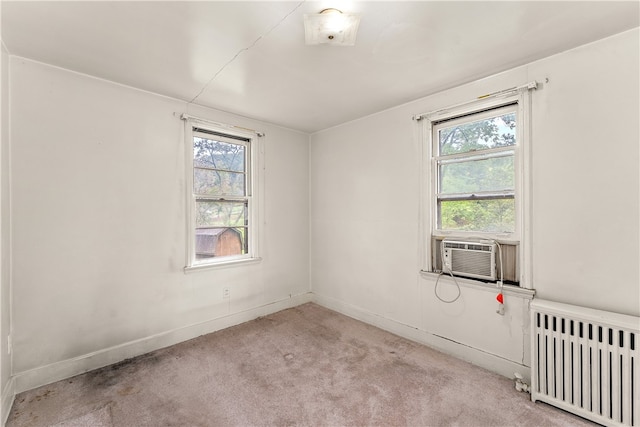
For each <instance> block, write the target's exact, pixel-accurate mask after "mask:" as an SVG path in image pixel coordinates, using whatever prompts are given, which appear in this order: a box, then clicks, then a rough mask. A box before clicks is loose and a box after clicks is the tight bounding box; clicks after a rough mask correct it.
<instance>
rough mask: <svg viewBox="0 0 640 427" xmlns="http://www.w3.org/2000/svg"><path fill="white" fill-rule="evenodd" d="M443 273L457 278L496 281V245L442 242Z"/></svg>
mask: <svg viewBox="0 0 640 427" xmlns="http://www.w3.org/2000/svg"><path fill="white" fill-rule="evenodd" d="M442 243H443V249H444V251H443V252H444V254H443V271H444V272H445V273H448V272H451V273H453V274H457V275H459V276H466V277H474V278H477V279H485V280H496V245H495V244H482V243H477V242H457V241H447V240H444V241H443V242H442Z"/></svg>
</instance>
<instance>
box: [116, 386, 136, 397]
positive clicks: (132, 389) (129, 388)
mask: <svg viewBox="0 0 640 427" xmlns="http://www.w3.org/2000/svg"><path fill="white" fill-rule="evenodd" d="M138 391H139V390H136V388H135V387H133V386H127V387H124V388H121V389H120V390H118V394H119V395H120V396H129V395H131V394H135V393H138Z"/></svg>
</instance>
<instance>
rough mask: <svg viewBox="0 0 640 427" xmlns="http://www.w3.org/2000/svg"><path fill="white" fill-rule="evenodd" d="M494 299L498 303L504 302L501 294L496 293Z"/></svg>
mask: <svg viewBox="0 0 640 427" xmlns="http://www.w3.org/2000/svg"><path fill="white" fill-rule="evenodd" d="M496 299H497V300H498V302H499V303H500V304H504V298H503V297H502V294H498V296H497V297H496Z"/></svg>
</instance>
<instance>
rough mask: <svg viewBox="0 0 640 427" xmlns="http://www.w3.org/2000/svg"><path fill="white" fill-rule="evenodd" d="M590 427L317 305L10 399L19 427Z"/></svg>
mask: <svg viewBox="0 0 640 427" xmlns="http://www.w3.org/2000/svg"><path fill="white" fill-rule="evenodd" d="M51 425H56V426H80V425H84V426H111V425H113V426H116V427H119V426H232V425H234V426H263V425H264V426H290V425H305V426H589V425H593V424H592V423H590V422H588V421H586V420H583V419H581V418H578V417H575V416H573V415H571V414H568V413H566V412H563V411H561V410H559V409H556V408H553V407H551V406H548V405H545V404H542V403H536V404H533V403H531V401H530V400H529V395H528V394H525V393H519V392H517V391H516V390H515V389H514V384H513V381H511V380H509V379H507V378H503V377H501V376H499V375H496V374H493V373H491V372H488V371H486V370H484V369H481V368H478V367H475V366H472V365H470V364H468V363H466V362H463V361H460V360H458V359H455V358H452V357H449V356H446V355H444V354H442V353H439V352H437V351H434V350H432V349H430V348H427V347H425V346H422V345H419V344H416V343H414V342H411V341H408V340H406V339H403V338H400V337H398V336H395V335H392V334H390V333H387V332H384V331H382V330H380V329H377V328H374V327H372V326H369V325H366V324H364V323H361V322H358V321H356V320H353V319H351V318H348V317H346V316H343V315H340V314H337V313H335V312H332V311H330V310H327V309H325V308H322V307H319V306H317V305H315V304H305V305H303V306H300V307H297V308H293V309H290V310H285V311H282V312H280V313H276V314H273V315H270V316H267V317H264V318H261V319H257V320H255V321H251V322H248V323H245V324H242V325H238V326H235V327H232V328H229V329H225V330H223V331H219V332H216V333H213V334H209V335H206V336H202V337H199V338H196V339H193V340H190V341H187V342H184V343H181V344H178V345H175V346H172V347H169V348H166V349H162V350H158V351H155V352H153V353H149V354H146V355H144V356H140V357H137V358H135V359H131V360H127V361H124V362H121V363H118V364H116V365H112V366H108V367H106V368H102V369H99V370H96V371H92V372H88V373H86V374H83V375H79V376H76V377H74V378H71V379H68V380H64V381H60V382H57V383H54V384H50V385H47V386H44V387H40V388H38V389H35V390H31V391H28V392H25V393H21V394H20V395H18V396H17V397H16V401H15V404H14V407H13V409H12V411H11V414H10V415H9V420H8V424H7V426H8V427H18V426H34V427H35V426H51Z"/></svg>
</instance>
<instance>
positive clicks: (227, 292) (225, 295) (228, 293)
mask: <svg viewBox="0 0 640 427" xmlns="http://www.w3.org/2000/svg"><path fill="white" fill-rule="evenodd" d="M222 298H223V299H229V298H231V289H229V288H226V287H225V288H222Z"/></svg>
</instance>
